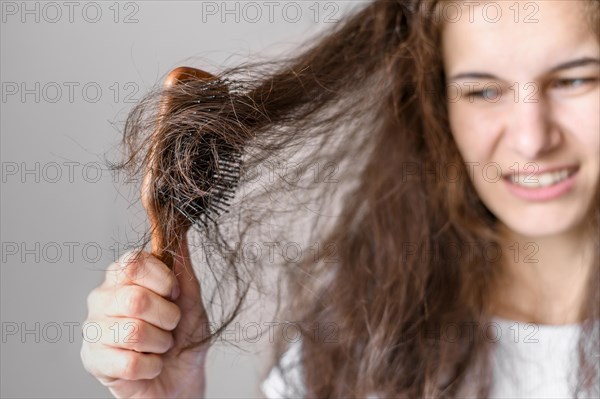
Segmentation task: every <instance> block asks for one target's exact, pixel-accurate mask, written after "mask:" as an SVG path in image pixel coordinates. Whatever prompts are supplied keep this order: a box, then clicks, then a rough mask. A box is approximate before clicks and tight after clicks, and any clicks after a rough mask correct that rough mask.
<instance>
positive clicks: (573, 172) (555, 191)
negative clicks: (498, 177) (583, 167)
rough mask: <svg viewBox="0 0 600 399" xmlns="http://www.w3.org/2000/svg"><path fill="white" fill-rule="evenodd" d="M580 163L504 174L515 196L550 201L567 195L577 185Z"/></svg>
mask: <svg viewBox="0 0 600 399" xmlns="http://www.w3.org/2000/svg"><path fill="white" fill-rule="evenodd" d="M577 172H579V165H575V166H561V167H556V168H544V169H543V170H542V171H536V172H535V173H532V172H530V171H523V170H520V171H517V172H515V173H512V174H509V175H508V176H504V181H505V183H506V186H507V188H508V190H509V192H511V193H512V194H513V195H514V196H516V197H518V198H520V199H522V200H525V201H550V200H556V199H559V198H561V197H562V196H563V195H566V194H567V193H569V192H570V191H571V190H573V187H574V186H575V180H576V178H577Z"/></svg>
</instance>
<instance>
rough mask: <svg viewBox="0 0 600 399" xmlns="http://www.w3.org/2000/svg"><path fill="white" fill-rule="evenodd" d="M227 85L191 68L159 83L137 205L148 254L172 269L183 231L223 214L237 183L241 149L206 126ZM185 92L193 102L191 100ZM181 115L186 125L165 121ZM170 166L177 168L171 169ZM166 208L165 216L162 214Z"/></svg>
mask: <svg viewBox="0 0 600 399" xmlns="http://www.w3.org/2000/svg"><path fill="white" fill-rule="evenodd" d="M229 86H231V85H230V82H229V81H228V80H227V79H218V78H216V77H215V76H214V75H212V74H210V73H208V72H205V71H203V70H200V69H195V68H190V67H178V68H176V69H174V70H172V71H171V72H170V73H169V74H168V76H167V77H166V79H165V81H164V84H163V90H162V92H161V100H160V107H159V111H158V117H157V122H156V129H155V130H154V131H153V133H152V135H153V136H152V138H151V143H152V144H151V147H150V149H149V157H148V158H147V159H149V162H148V163H147V169H146V170H145V174H144V178H143V183H142V203H143V205H144V208H145V209H146V212H147V214H148V218H149V221H150V225H151V230H150V231H151V239H150V248H151V249H150V251H151V254H152V255H153V256H155V257H157V258H158V259H160V260H161V261H162V262H164V263H165V264H166V265H167V266H168V267H169V268H171V269H172V268H173V254H175V253H177V252H178V249H179V245H181V243H182V242H184V241H185V234H186V232H187V231H188V229H189V228H190V227H191V226H192V225H193V224H196V223H201V224H202V225H204V226H205V227H206V226H207V225H208V224H209V223H216V221H217V218H218V217H219V216H221V215H222V214H223V213H226V212H228V206H229V204H230V201H231V200H232V199H233V197H234V193H235V190H236V187H237V185H238V182H239V179H240V169H241V150H240V149H239V148H238V146H235V145H232V144H231V143H228V142H227V141H226V140H225V138H224V137H223V134H220V132H219V131H218V130H217V129H218V124H215V123H210V122H211V121H213V122H214V120H215V119H214V118H215V115H216V114H218V113H219V112H220V110H221V108H222V104H223V100H224V99H227V97H228V96H229V95H230V94H231V91H230V88H229ZM188 89H189V91H188ZM186 93H193V96H194V97H197V98H193V97H192V99H191V100H190V99H189V98H186V97H185V96H187V95H188V94H186ZM198 93H199V94H198ZM181 95H183V96H184V101H182V100H181V97H180V96H181ZM192 110H193V112H192ZM196 110H197V111H198V112H196ZM181 112H187V114H186V116H185V117H184V119H185V120H186V121H187V120H188V119H189V120H190V121H191V123H184V124H177V123H175V124H174V126H171V125H169V122H170V119H169V117H170V116H173V115H178V114H177V113H181ZM209 117H210V120H209ZM169 129H171V130H169ZM173 129H175V130H173ZM165 132H168V134H169V139H167V140H163V138H164V137H161V135H166V134H167V133H165ZM173 143H175V144H173ZM183 157H187V158H186V160H185V161H184V162H182V163H181V164H182V165H184V166H185V167H186V170H185V171H184V172H185V173H183V174H182V173H180V172H181V170H179V169H178V168H180V167H181V166H180V164H179V163H178V161H179V160H181V159H183ZM173 164H176V165H177V167H175V168H173V167H171V166H172V165H173ZM165 170H168V171H167V172H165ZM182 176H183V177H182ZM190 186H193V190H190V189H189V187H190ZM190 193H191V194H190ZM165 209H168V210H169V212H161V211H164V210H165ZM159 215H160V216H159ZM161 217H163V218H164V217H169V218H170V217H173V218H175V223H171V225H172V226H173V225H176V226H177V228H176V229H175V230H176V231H172V230H173V229H167V228H165V226H164V225H165V224H166V223H161V222H162V221H161V220H160V218H161Z"/></svg>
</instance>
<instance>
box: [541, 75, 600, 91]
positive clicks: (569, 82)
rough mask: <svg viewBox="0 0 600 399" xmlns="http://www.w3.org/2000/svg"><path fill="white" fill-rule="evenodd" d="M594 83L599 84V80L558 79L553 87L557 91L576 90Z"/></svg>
mask: <svg viewBox="0 0 600 399" xmlns="http://www.w3.org/2000/svg"><path fill="white" fill-rule="evenodd" d="M594 82H598V78H596V77H594V78H572V79H557V80H555V81H554V83H553V84H552V87H553V88H557V89H576V88H579V87H582V86H584V85H587V84H591V83H594Z"/></svg>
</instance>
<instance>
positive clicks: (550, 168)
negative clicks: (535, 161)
mask: <svg viewBox="0 0 600 399" xmlns="http://www.w3.org/2000/svg"><path fill="white" fill-rule="evenodd" d="M563 169H567V170H568V171H569V173H573V174H574V173H575V172H577V171H579V165H576V164H571V165H562V166H547V167H545V168H538V169H537V170H535V172H532V171H531V168H529V169H520V170H517V171H514V172H510V173H505V174H504V175H503V177H504V178H505V179H510V177H511V176H513V175H515V174H517V175H518V176H521V175H525V176H539V175H542V174H544V173H548V172H556V171H559V170H563Z"/></svg>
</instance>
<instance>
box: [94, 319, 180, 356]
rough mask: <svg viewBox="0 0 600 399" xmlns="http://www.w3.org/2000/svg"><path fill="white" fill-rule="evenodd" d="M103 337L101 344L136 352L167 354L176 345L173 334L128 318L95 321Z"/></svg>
mask: <svg viewBox="0 0 600 399" xmlns="http://www.w3.org/2000/svg"><path fill="white" fill-rule="evenodd" d="M95 323H96V324H97V325H98V326H99V327H100V331H101V335H100V337H99V338H96V339H95V340H97V342H98V343H99V344H102V345H105V346H107V347H111V348H119V349H127V350H132V351H136V352H146V353H165V352H167V351H168V350H169V349H171V348H172V347H173V345H174V339H173V334H171V333H170V332H168V331H164V330H161V329H160V328H156V327H155V326H153V325H152V324H149V323H146V322H145V321H143V320H138V319H132V318H128V317H123V318H112V319H105V320H99V321H95Z"/></svg>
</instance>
